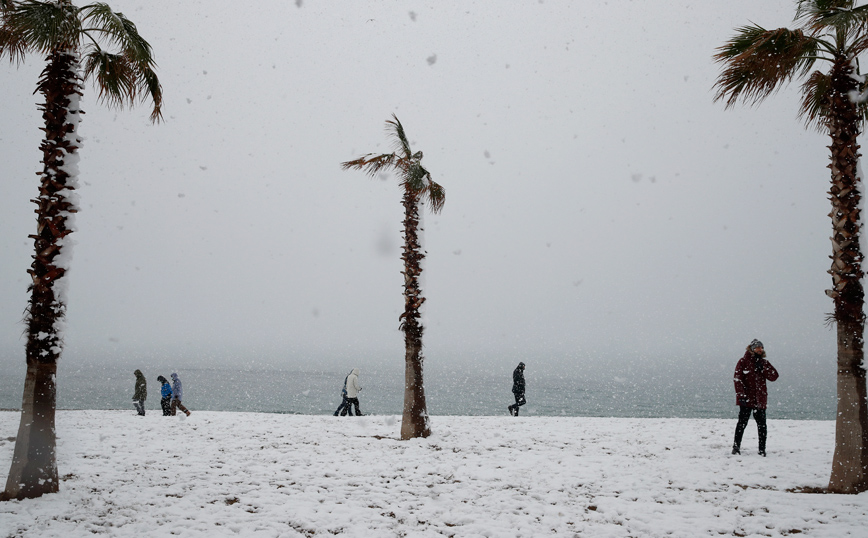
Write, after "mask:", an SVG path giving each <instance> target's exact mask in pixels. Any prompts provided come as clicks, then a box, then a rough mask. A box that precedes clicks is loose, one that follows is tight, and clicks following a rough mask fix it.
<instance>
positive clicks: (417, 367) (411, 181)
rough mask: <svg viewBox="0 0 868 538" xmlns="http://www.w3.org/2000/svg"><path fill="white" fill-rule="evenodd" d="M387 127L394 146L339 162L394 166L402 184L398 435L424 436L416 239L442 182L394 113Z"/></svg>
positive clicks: (438, 204) (373, 169)
mask: <svg viewBox="0 0 868 538" xmlns="http://www.w3.org/2000/svg"><path fill="white" fill-rule="evenodd" d="M386 132H387V133H388V134H389V135H391V136H392V137H393V138H394V141H395V151H394V152H393V153H386V154H383V155H374V154H371V153H369V154H367V155H364V156H362V157H360V158H358V159H356V160H354V161H348V162H345V163H342V164H341V167H342V168H343V169H344V170H349V169H351V168H354V169H359V170H364V171H365V172H367V173H368V175H369V176H371V177H374V176H376V174H377V173H378V172H379V171H381V170H389V169H391V170H395V171H396V172H397V173H398V176H399V182H400V186H401V187H402V188H403V189H404V195H403V199H402V202H401V203H402V205H403V206H404V247H403V251H404V252H403V254H401V259H402V260H404V271H402V273H403V275H404V313H403V314H401V315H400V316H399V318H398V319H399V321H400V322H401V324H400V329H401V330H402V331H403V332H404V348H405V351H404V363H405V364H404V366H405V368H404V415H403V419H402V421H401V439H412V438H414V437H428V436H429V435H431V427H430V425H429V422H428V409H427V407H426V405H425V387H424V385H423V383H422V362H423V358H422V331H423V327H422V324H421V322H420V321H419V317H420V314H419V307H420V306H422V303H424V302H425V298H424V297H422V290H421V289H420V288H419V276H420V275H421V274H422V265H421V262H422V259H424V258H425V253H424V252H422V251H421V247H420V245H419V231H420V230H419V206H420V205H422V204H423V203H425V202H428V203H429V204H430V208H431V211H432V212H433V213H439V212H440V211H441V210H442V209H443V204H444V203H445V202H446V192H445V191H444V190H443V187H441V186H440V185H438V184H437V183H435V182H434V181H433V180H432V179H431V174H429V173H428V170H425V168H424V167H423V166H422V162H421V161H422V152H421V151H419V152H416V153H413V152H412V151H411V150H410V143H409V142H407V135H405V134H404V127H403V126H402V125H401V122H400V121H398V117H397V116H395V115H394V114H393V115H392V120H389V121H387V122H386Z"/></svg>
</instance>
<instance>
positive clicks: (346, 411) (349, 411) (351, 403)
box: [341, 398, 362, 417]
mask: <svg viewBox="0 0 868 538" xmlns="http://www.w3.org/2000/svg"><path fill="white" fill-rule="evenodd" d="M350 406H355V408H356V416H357V417H360V416H362V412H361V411H359V399H358V398H347V406H346V407H345V408H344V410H343V411H341V416H344V415H347V414H349V415H350V416H353V410H352V409H350Z"/></svg>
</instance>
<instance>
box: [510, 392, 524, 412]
mask: <svg viewBox="0 0 868 538" xmlns="http://www.w3.org/2000/svg"><path fill="white" fill-rule="evenodd" d="M512 395H513V396H515V404H513V405H510V406H509V408H510V409H512V414H513V415H515V416H518V408H519V407H520V406H522V405H524V404H526V403H527V400H525V399H524V394H519V393H517V392H513V393H512Z"/></svg>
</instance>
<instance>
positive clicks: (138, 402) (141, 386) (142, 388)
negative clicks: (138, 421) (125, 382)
mask: <svg viewBox="0 0 868 538" xmlns="http://www.w3.org/2000/svg"><path fill="white" fill-rule="evenodd" d="M133 373H134V374H135V375H136V388H135V390H133V405H134V406H136V412H137V413H138V414H139V416H140V417H143V416H145V400H147V399H148V381H147V380H146V379H145V375H144V374H143V373H142V371H141V370H136V371H135V372H133Z"/></svg>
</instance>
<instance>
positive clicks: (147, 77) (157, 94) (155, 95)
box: [138, 67, 163, 123]
mask: <svg viewBox="0 0 868 538" xmlns="http://www.w3.org/2000/svg"><path fill="white" fill-rule="evenodd" d="M138 84H139V93H140V94H141V95H142V100H143V101H144V99H145V96H146V95H149V96H151V100H152V101H153V103H154V108H153V109H152V110H151V116H150V119H151V121H152V122H154V123H160V120H162V119H163V87H162V86H161V85H160V79H158V78H157V74H156V73H155V72H154V70H153V69H151V68H150V67H148V68H144V69H141V68H140V70H139V77H138Z"/></svg>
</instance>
